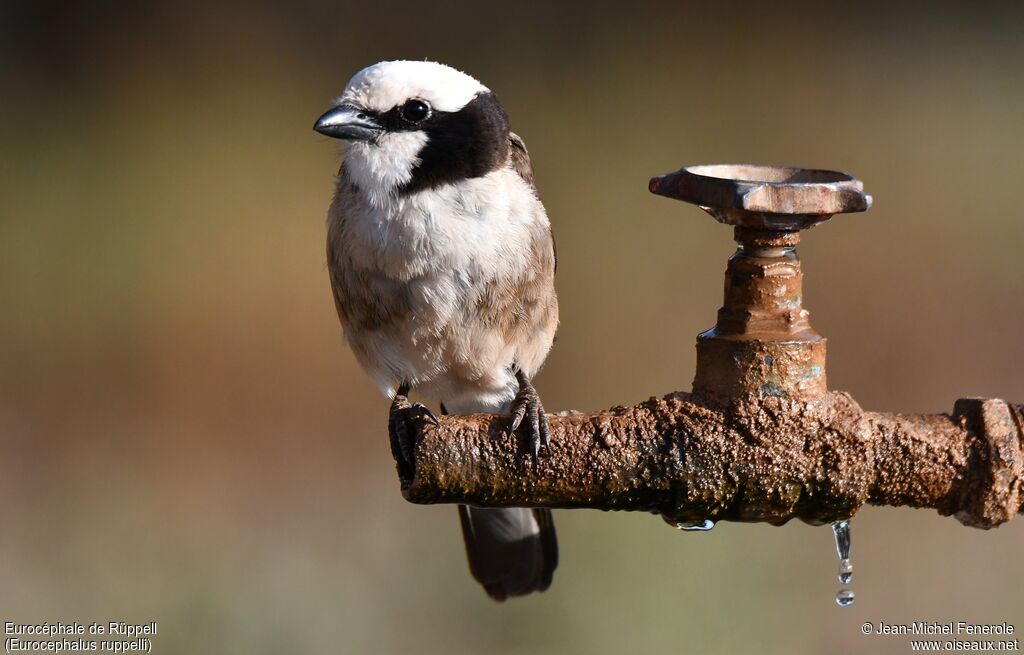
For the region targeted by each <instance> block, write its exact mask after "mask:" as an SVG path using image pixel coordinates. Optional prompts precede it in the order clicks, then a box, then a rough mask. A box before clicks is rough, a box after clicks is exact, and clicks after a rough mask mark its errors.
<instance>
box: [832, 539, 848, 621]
mask: <svg viewBox="0 0 1024 655" xmlns="http://www.w3.org/2000/svg"><path fill="white" fill-rule="evenodd" d="M832 534H834V535H835V538H836V553H838V555H839V582H840V583H841V584H850V580H852V579H853V563H852V562H851V561H850V521H849V520H846V521H836V522H835V523H833V524H832ZM836 605H838V606H839V607H849V606H850V605H853V590H852V589H840V590H839V593H837V594H836Z"/></svg>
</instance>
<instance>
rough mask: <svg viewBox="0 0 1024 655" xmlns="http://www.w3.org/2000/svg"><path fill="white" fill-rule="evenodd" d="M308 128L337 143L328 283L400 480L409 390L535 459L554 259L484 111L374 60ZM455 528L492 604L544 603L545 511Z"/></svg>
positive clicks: (547, 577) (466, 89)
mask: <svg viewBox="0 0 1024 655" xmlns="http://www.w3.org/2000/svg"><path fill="white" fill-rule="evenodd" d="M315 129H316V131H318V132H320V133H321V134H326V135H328V136H331V137H336V138H339V139H341V140H343V141H344V142H345V148H344V150H343V154H342V166H341V170H340V171H339V173H338V178H337V186H336V190H335V194H334V200H333V202H332V203H331V207H330V210H329V213H328V218H327V224H328V234H327V261H328V268H329V269H330V276H331V286H332V287H333V290H334V299H335V304H336V306H337V309H338V316H339V317H340V319H341V324H342V327H343V330H344V334H345V338H346V340H347V342H348V344H349V346H350V347H351V348H352V350H353V352H354V353H355V355H356V358H357V359H358V361H359V363H360V364H361V365H362V367H363V368H364V369H365V370H366V372H367V373H368V374H369V375H370V376H371V377H372V378H373V380H374V381H375V382H376V383H377V385H378V386H379V387H380V389H381V390H382V391H383V392H384V393H385V394H387V395H388V396H389V397H391V398H393V401H392V412H391V419H390V421H389V432H390V435H391V442H392V450H393V452H394V454H395V456H396V459H397V460H398V461H399V469H400V472H401V471H402V469H403V467H405V469H404V470H405V471H410V470H411V467H412V462H411V461H410V460H411V453H412V447H411V442H410V439H409V436H410V434H411V432H410V427H409V426H408V425H406V423H405V420H404V419H403V418H402V417H404V416H405V413H404V412H402V411H400V410H404V409H407V408H409V407H411V405H410V403H409V400H408V398H407V396H408V394H409V393H410V391H411V390H415V391H416V393H417V394H420V395H422V396H423V397H424V398H427V399H430V400H436V401H439V402H440V403H441V408H442V410H443V411H446V412H451V413H456V414H461V413H472V412H505V413H510V414H512V420H511V424H510V429H511V430H512V431H514V432H517V433H519V434H521V435H522V436H523V437H524V438H525V439H526V440H527V441H528V442H529V444H530V451H531V453H529V454H524V456H526V457H529V456H531V455H532V457H534V458H536V457H538V456H539V453H540V448H541V446H542V445H543V446H544V447H546V448H550V443H549V439H548V424H547V419H546V418H545V415H544V408H543V407H542V405H541V402H540V398H539V397H538V395H537V391H536V390H535V389H534V387H533V385H532V384H531V382H530V379H531V377H532V376H533V375H534V374H535V373H536V372H537V370H538V369H539V368H540V366H541V364H542V363H543V361H544V358H545V357H546V356H547V353H548V350H549V349H550V348H551V342H552V340H553V339H554V336H555V329H556V327H557V326H558V301H557V298H556V296H555V287H554V277H555V244H554V240H553V239H552V236H551V227H550V224H549V222H548V217H547V214H546V213H545V211H544V206H543V205H541V202H540V199H539V198H538V197H537V190H536V188H535V187H534V184H533V171H532V170H531V167H530V158H529V155H528V154H527V151H526V146H525V145H524V144H523V140H522V139H520V138H519V137H518V136H517V135H515V134H514V133H512V132H511V131H510V130H509V121H508V116H507V115H506V114H505V110H504V109H503V108H502V106H501V104H500V103H499V102H498V99H497V97H495V95H494V93H493V92H491V91H490V90H489V89H488V88H487V87H485V86H484V85H482V84H481V83H480V82H478V81H477V80H475V79H473V78H472V77H470V76H469V75H466V74H464V73H461V72H459V71H457V70H455V69H453V68H450V67H448V66H444V65H442V64H438V63H433V62H427V61H385V62H381V63H379V64H375V65H373V66H370V67H369V68H365V69H363V70H362V71H360V72H359V73H357V74H356V75H355V77H353V78H352V79H351V80H350V81H349V83H348V85H347V86H346V87H345V90H344V91H343V92H342V94H341V96H340V97H338V98H337V100H336V102H335V107H334V108H333V109H331V110H330V111H328V112H327V113H325V114H324V115H323V116H321V117H320V119H319V120H318V121H317V122H316V125H315ZM427 411H428V410H427ZM428 413H429V411H428ZM459 516H460V518H461V523H462V530H463V535H464V537H465V542H466V552H467V555H468V556H469V565H470V570H471V571H472V573H473V576H474V577H475V578H476V579H477V580H478V581H479V582H480V583H481V584H482V585H483V586H484V588H485V589H486V590H487V593H488V594H489V595H490V596H491V597H492V598H495V599H496V600H504V599H505V598H506V597H508V596H519V595H524V594H528V593H530V592H533V591H543V590H544V589H547V587H548V585H549V584H550V583H551V578H552V575H553V573H554V570H555V567H556V566H557V564H558V545H557V540H556V538H555V528H554V524H553V522H552V520H551V512H550V510H547V509H526V508H522V509H520V508H502V509H484V508H477V507H461V506H460V507H459Z"/></svg>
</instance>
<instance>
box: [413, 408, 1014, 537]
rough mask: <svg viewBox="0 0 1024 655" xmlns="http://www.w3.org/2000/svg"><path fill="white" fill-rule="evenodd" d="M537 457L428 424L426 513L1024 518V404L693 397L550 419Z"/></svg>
mask: <svg viewBox="0 0 1024 655" xmlns="http://www.w3.org/2000/svg"><path fill="white" fill-rule="evenodd" d="M549 421H550V424H551V435H552V448H551V450H550V453H548V454H547V456H542V457H541V458H540V459H539V460H534V459H533V457H532V456H530V455H528V454H526V451H525V449H524V448H523V445H522V444H519V443H517V442H516V439H515V438H514V437H513V436H510V435H509V434H508V418H507V417H504V416H496V415H490V414H476V415H471V416H442V417H440V419H439V422H438V423H437V424H436V425H435V424H433V423H432V422H430V421H425V422H422V423H420V424H419V430H418V434H417V437H416V449H415V463H416V465H415V471H414V473H413V474H412V475H411V476H410V477H408V478H406V479H403V480H402V492H403V495H404V496H405V498H406V499H407V500H409V501H411V502H414V503H468V504H471V505H482V506H488V507H503V506H514V507H525V506H545V507H557V508H593V509H603V510H634V511H646V512H654V513H657V514H660V515H661V516H662V517H664V518H665V520H666V521H668V522H670V523H683V524H696V523H700V522H701V521H703V520H704V519H711V520H714V521H722V520H728V521H763V522H767V523H772V524H776V525H778V524H782V523H785V522H786V521H789V520H790V519H793V518H798V519H801V520H803V521H806V522H808V523H812V524H821V523H828V522H831V521H835V520H839V519H842V518H847V517H850V516H852V515H853V514H854V513H855V512H856V511H857V510H858V509H859V508H860V507H861V506H862V505H863V504H864V503H870V504H874V505H889V506H894V507H898V506H910V507H927V508H933V509H935V510H938V512H939V513H941V514H943V515H955V516H956V517H957V518H958V519H959V520H960V521H961V522H962V523H964V524H966V525H970V526H973V527H980V528H990V527H994V526H996V525H999V524H1000V523H1003V522H1005V521H1008V520H1009V519H1010V518H1012V517H1013V516H1014V515H1015V514H1017V513H1019V512H1020V511H1021V498H1020V494H1019V491H1020V484H1021V479H1022V473H1024V471H1022V462H1024V458H1022V456H1021V449H1020V441H1021V438H1022V427H1021V425H1022V424H1021V407H1020V406H1013V405H1010V404H1007V403H1005V402H1003V401H1000V400H984V399H964V400H960V401H957V403H956V408H955V410H954V412H953V413H952V414H935V415H900V414H884V413H875V412H865V411H863V410H862V409H861V408H860V407H859V406H858V405H857V403H856V402H855V401H854V400H853V399H852V398H851V397H850V396H849V395H847V394H845V393H836V392H832V393H827V394H824V395H823V396H820V397H818V398H816V399H812V400H795V399H789V398H773V397H768V398H763V399H760V400H758V401H757V402H753V403H738V404H735V405H731V406H726V407H723V406H720V405H717V404H708V403H706V402H703V401H702V400H701V399H700V398H698V397H695V396H693V395H691V394H686V393H674V394H670V395H668V396H665V397H663V398H651V399H649V400H647V401H645V402H642V403H640V404H638V405H634V406H632V407H617V408H614V409H611V410H607V411H603V412H598V413H596V414H569V415H565V416H562V415H559V416H550V417H549Z"/></svg>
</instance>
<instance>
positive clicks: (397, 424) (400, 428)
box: [388, 393, 438, 479]
mask: <svg viewBox="0 0 1024 655" xmlns="http://www.w3.org/2000/svg"><path fill="white" fill-rule="evenodd" d="M424 419H429V420H430V421H432V422H433V423H434V425H437V424H438V419H437V416H436V415H435V414H434V412H432V411H430V408H429V407H427V406H426V405H424V404H422V403H410V402H409V398H408V397H407V396H406V395H405V394H402V393H397V394H395V398H394V400H392V401H391V411H390V413H389V414H388V436H389V437H390V439H391V456H392V457H394V458H395V461H396V462H397V463H398V473H399V476H400V477H402V478H403V479H408V478H411V477H412V473H413V471H415V470H416V454H415V447H416V423H417V422H418V421H421V420H424Z"/></svg>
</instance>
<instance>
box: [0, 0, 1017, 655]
mask: <svg viewBox="0 0 1024 655" xmlns="http://www.w3.org/2000/svg"><path fill="white" fill-rule="evenodd" d="M712 5H716V6H714V7H712ZM717 5H721V6H717ZM219 7H220V8H216V9H215V8H211V7H209V6H205V5H201V4H196V5H194V6H192V5H187V4H175V5H170V4H168V5H156V4H150V3H134V2H114V3H101V2H93V3H72V2H67V3H62V2H38V3H26V2H22V3H13V2H11V3H5V4H4V9H3V14H4V16H3V20H0V25H2V27H0V30H2V34H0V55H2V58H0V84H2V89H3V102H2V103H0V148H2V158H0V166H2V169H0V307H2V310H0V311H2V313H0V316H2V320H0V455H2V464H0V465H2V474H0V507H2V519H3V529H2V530H0V590H2V593H0V617H2V618H3V619H4V620H17V621H38V620H43V619H50V620H54V619H63V620H73V619H78V620H81V621H92V620H100V621H106V620H114V619H121V618H124V619H133V620H139V621H149V620H157V621H159V625H160V633H159V635H158V636H157V637H156V638H155V640H154V643H155V646H156V648H157V650H156V651H155V652H162V653H200V652H209V653H284V652H295V653H301V652H343V653H378V652H379V653H396V652H417V653H476V652H478V653H530V654H531V655H541V654H544V653H615V652H704V653H733V652H750V651H753V650H757V651H759V652H763V653H792V652H825V651H828V652H892V653H904V652H909V649H910V646H909V643H908V639H907V638H903V637H865V636H862V635H861V634H860V626H861V624H862V623H863V622H864V621H875V622H877V621H879V620H884V621H887V622H893V623H898V622H904V621H910V620H936V621H945V620H959V619H964V620H972V621H983V622H998V621H1004V620H1005V621H1009V622H1011V623H1016V624H1017V627H1018V628H1020V629H1024V612H1022V604H1021V591H1020V590H1021V588H1022V587H1021V584H1022V581H1024V559H1022V558H1021V557H1020V552H1021V549H1022V547H1024V522H1022V523H1020V524H1011V525H1008V526H1005V527H1003V528H1001V529H999V530H996V531H993V532H988V533H985V532H980V531H975V530H969V529H967V528H963V527H961V526H960V525H959V524H958V523H956V522H955V521H954V520H953V519H950V518H942V517H939V516H937V515H936V514H935V513H933V512H930V511H911V510H888V509H878V508H868V509H866V510H865V511H864V512H863V513H862V514H860V515H858V516H857V518H856V520H855V521H854V522H853V543H854V545H853V550H854V553H853V560H854V564H855V567H856V574H855V576H854V583H853V588H854V589H855V590H856V592H857V602H856V604H855V605H854V606H853V607H851V608H849V609H845V610H840V609H839V608H837V607H836V606H835V605H834V603H833V601H832V596H833V594H834V593H835V592H836V590H837V589H838V587H839V585H838V584H837V582H836V579H835V569H836V557H835V553H834V551H833V547H832V538H831V534H830V531H829V530H828V529H827V528H811V527H808V526H805V525H797V524H791V525H788V526H785V527H783V528H772V527H767V526H748V525H732V524H725V525H721V526H719V527H718V528H716V529H715V530H714V531H713V532H711V533H708V534H682V533H679V532H676V531H673V530H671V529H669V528H668V527H666V526H665V525H664V524H663V523H662V522H661V521H660V520H659V519H657V518H656V517H651V516H647V515H625V514H615V515H610V514H602V513H599V512H586V511H575V512H559V513H558V517H557V519H558V524H559V534H560V538H561V546H562V565H561V568H560V569H559V571H558V573H557V575H556V579H555V584H554V586H553V587H552V588H551V590H550V591H549V592H548V593H546V594H544V595H542V596H539V597H532V598H529V599H528V600H519V601H515V602H510V603H507V604H505V605H496V604H493V603H491V602H489V601H488V600H487V599H486V598H485V597H484V594H483V593H482V591H481V590H480V589H479V588H478V587H477V586H476V585H475V584H474V583H473V582H472V581H471V579H470V577H469V574H468V572H467V571H466V566H465V562H464V558H463V554H462V552H461V549H462V545H461V541H460V537H459V533H458V529H457V520H456V517H455V510H454V508H450V507H432V508H423V507H414V506H411V505H408V504H406V503H405V502H404V501H403V500H402V499H401V497H400V495H399V493H398V487H397V482H396V479H395V475H394V472H393V465H392V463H391V461H390V456H389V452H388V447H387V441H386V436H385V428H384V418H385V413H386V409H387V403H386V402H385V401H384V400H383V399H382V398H381V397H380V396H379V395H377V392H376V391H375V390H374V388H373V387H372V385H371V384H370V383H369V381H368V380H367V379H366V378H365V377H364V376H363V375H362V374H361V372H360V371H359V370H358V368H357V366H356V364H355V361H354V360H353V358H352V356H351V354H349V353H348V352H347V350H346V349H345V348H344V347H343V346H342V343H341V340H340V337H339V330H338V326H337V322H336V317H335V316H334V308H333V306H332V302H331V299H330V293H329V290H328V281H327V275H326V272H325V268H324V266H325V261H324V253H323V239H324V217H325V212H326V208H327V204H328V201H329V197H330V194H331V184H332V177H333V174H334V172H335V171H336V169H337V163H336V162H337V144H336V143H335V142H333V141H331V140H329V139H327V138H325V137H321V136H319V135H317V134H315V133H313V132H312V131H311V129H310V128H311V125H312V123H313V120H314V119H315V118H316V117H317V116H318V115H319V114H320V113H321V112H322V111H323V110H324V109H326V108H327V107H328V102H329V99H330V98H331V97H333V95H335V94H336V93H337V92H339V91H340V90H341V88H342V87H343V85H344V83H345V81H346V80H347V79H348V77H349V76H350V75H351V74H352V73H353V72H355V71H356V70H358V69H359V68H361V67H363V66H365V65H368V64H371V63H373V62H375V61H378V60H381V59H386V58H402V57H405V58H424V57H429V58H434V59H438V60H441V61H444V62H446V63H449V64H452V65H454V66H456V67H459V68H462V69H464V70H466V71H468V72H470V73H471V74H473V75H475V76H477V77H478V78H480V79H481V80H483V81H484V82H485V83H486V84H488V85H489V86H490V87H491V88H493V89H494V90H495V91H496V92H497V93H498V95H499V97H500V98H501V99H502V100H503V102H504V103H505V105H506V107H507V108H508V111H509V113H510V115H511V117H512V120H513V125H514V128H515V129H516V131H517V132H519V133H520V134H522V135H523V136H524V138H525V139H526V141H527V143H528V144H529V146H530V150H531V154H532V156H533V160H534V166H535V169H536V172H537V182H538V186H539V188H540V192H541V196H542V198H543V199H544V202H545V204H546V205H547V208H548V211H549V214H550V215H551V218H552V222H553V224H554V229H555V234H556V236H557V238H558V243H559V256H560V262H559V279H558V290H559V294H560V297H561V305H562V317H563V322H562V327H561V331H560V335H559V340H558V342H557V343H556V344H555V348H554V350H553V352H552V354H551V356H550V358H549V360H548V364H547V367H546V368H545V370H544V372H543V373H542V374H541V375H540V376H539V378H538V380H537V383H538V387H539V389H540V391H541V393H542V395H543V397H544V400H545V404H546V405H547V407H548V408H549V409H551V410H553V411H554V410H561V409H567V408H575V409H579V410H594V409H598V408H602V407H607V406H610V405H614V404H619V403H632V402H635V401H638V400H641V399H644V398H646V397H648V396H650V395H653V394H661V393H666V392H669V391H671V390H674V389H686V388H688V387H689V385H690V382H691V379H692V372H693V368H694V349H693V337H694V335H695V334H696V333H697V332H698V331H700V330H702V329H705V328H707V327H709V326H710V325H711V323H712V322H713V320H714V313H715V310H716V309H717V307H718V306H719V303H720V294H721V286H722V271H723V269H724V264H725V259H726V257H727V256H728V255H729V253H730V252H731V250H732V242H731V239H730V233H729V230H728V229H727V228H725V227H723V226H720V225H717V224H715V223H714V222H713V221H712V220H710V219H709V218H708V217H706V216H705V215H703V214H702V213H701V212H699V211H698V210H697V209H696V208H693V207H690V206H686V205H683V204H680V203H672V202H671V201H668V200H665V199H663V198H657V197H654V196H652V195H650V194H648V193H647V190H646V186H647V178H648V177H649V176H650V175H653V174H659V173H663V172H667V171H670V170H674V169H676V168H678V167H679V166H681V165H683V164H689V163H711V162H757V163H781V164H793V165H803V166H815V167H829V168H838V169H842V170H846V171H849V172H851V173H853V174H855V175H856V176H858V177H859V178H861V179H862V180H864V182H865V185H866V188H867V190H868V192H869V193H872V194H873V195H874V198H875V208H874V209H872V210H871V211H870V212H868V213H867V214H860V215H851V216H843V217H839V218H837V219H835V220H834V221H833V222H832V223H830V224H827V225H825V226H823V227H820V228H818V229H816V230H814V231H813V232H811V233H809V234H807V235H805V237H804V240H803V245H802V247H801V255H802V257H803V261H804V271H805V273H806V275H807V278H806V284H805V301H806V305H807V307H808V308H809V309H810V310H811V312H812V319H813V322H814V324H815V326H816V327H817V328H818V330H819V331H821V332H822V333H823V334H825V335H826V336H828V337H829V339H830V341H829V381H830V386H831V387H832V388H836V389H845V390H848V391H850V392H852V393H853V395H854V396H855V397H856V398H857V399H858V400H859V401H860V402H861V404H862V405H863V406H864V407H866V408H869V409H878V410H902V411H914V412H920V411H934V412H941V411H948V410H950V409H951V408H952V405H953V401H954V400H955V399H956V398H958V397H961V396H970V395H982V396H1003V397H1007V398H1010V399H1013V400H1015V401H1017V402H1021V401H1024V376H1022V375H1021V368H1022V367H1021V364H1022V362H1024V341H1022V340H1021V339H1020V334H1021V319H1022V311H1021V301H1022V298H1024V268H1022V266H1021V263H1020V262H1021V253H1022V250H1024V221H1022V220H1021V216H1020V212H1019V206H1020V197H1021V190H1022V179H1021V171H1022V167H1021V164H1020V159H1021V154H1020V153H1021V146H1022V145H1024V122H1022V113H1021V107H1022V106H1024V85H1022V84H1021V70H1022V66H1024V46H1022V43H1024V40H1022V34H1021V32H1022V31H1024V30H1022V25H1024V23H1022V20H1021V18H1022V17H1021V16H1020V15H1019V14H1016V13H1009V11H1008V10H1006V9H1005V8H998V7H991V8H984V7H980V6H979V5H975V4H971V5H968V4H967V3H964V4H963V5H962V8H960V9H956V8H949V7H942V6H939V5H936V4H932V5H929V6H928V8H927V10H924V9H923V8H919V9H918V10H910V9H907V10H901V9H896V8H884V6H882V5H879V6H869V5H863V4H859V3H847V4H846V5H845V6H841V7H840V6H838V5H837V6H836V7H834V8H828V7H825V6H821V5H806V6H803V7H796V6H784V5H779V4H776V3H761V4H760V5H758V6H753V7H740V6H738V5H733V4H727V3H702V4H694V5H687V4H685V3H671V4H664V5H646V4H643V3H622V4H621V5H611V4H609V5H604V4H601V3H571V4H555V3H550V4H548V3H525V4H515V5H514V6H488V5H482V4H475V3H444V2H423V3H413V2H389V1H379V2H371V3H358V4H356V3H352V4H349V5H346V4H344V3H328V2H313V1H305V2H283V1H282V2H258V1H249V2H245V3H238V4H236V5H232V4H221V5H219Z"/></svg>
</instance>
